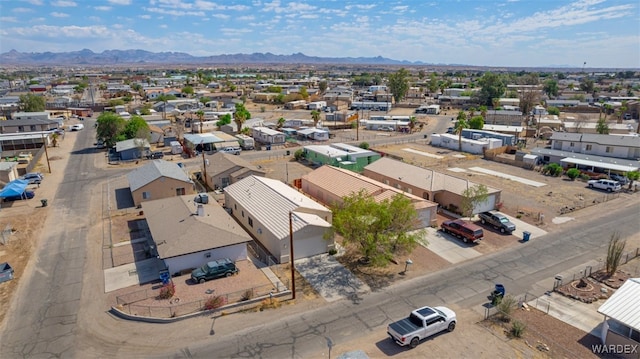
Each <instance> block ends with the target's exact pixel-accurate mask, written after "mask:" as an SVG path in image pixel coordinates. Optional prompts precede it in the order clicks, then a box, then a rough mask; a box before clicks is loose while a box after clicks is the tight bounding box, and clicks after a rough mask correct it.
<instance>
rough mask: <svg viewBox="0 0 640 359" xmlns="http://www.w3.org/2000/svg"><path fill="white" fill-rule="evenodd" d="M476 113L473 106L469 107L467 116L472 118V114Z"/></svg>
mask: <svg viewBox="0 0 640 359" xmlns="http://www.w3.org/2000/svg"><path fill="white" fill-rule="evenodd" d="M475 114H476V108H475V107H469V118H470V119H471V118H473V116H475Z"/></svg>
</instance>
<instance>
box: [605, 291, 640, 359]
mask: <svg viewBox="0 0 640 359" xmlns="http://www.w3.org/2000/svg"><path fill="white" fill-rule="evenodd" d="M639 301H640V278H631V279H628V280H627V281H626V282H625V283H624V284H623V285H622V287H620V288H619V289H618V290H616V292H615V293H613V295H612V296H611V298H609V299H607V301H606V302H604V304H603V305H601V306H600V308H598V313H600V314H603V315H604V321H603V322H602V332H601V333H600V339H601V340H602V344H604V345H606V346H611V345H613V346H614V347H613V348H625V347H626V348H635V350H630V351H628V352H627V353H624V350H622V353H620V352H618V353H616V355H617V356H620V357H623V358H629V359H631V358H635V359H637V358H639V357H640V354H638V353H639V352H640V351H639V350H638V348H639V347H640V305H639Z"/></svg>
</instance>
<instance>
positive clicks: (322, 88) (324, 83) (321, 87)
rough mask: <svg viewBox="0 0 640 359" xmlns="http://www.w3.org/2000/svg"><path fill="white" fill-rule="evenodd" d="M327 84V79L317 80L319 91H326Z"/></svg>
mask: <svg viewBox="0 0 640 359" xmlns="http://www.w3.org/2000/svg"><path fill="white" fill-rule="evenodd" d="M327 86H328V84H327V81H320V82H318V90H320V93H324V92H325V91H327Z"/></svg>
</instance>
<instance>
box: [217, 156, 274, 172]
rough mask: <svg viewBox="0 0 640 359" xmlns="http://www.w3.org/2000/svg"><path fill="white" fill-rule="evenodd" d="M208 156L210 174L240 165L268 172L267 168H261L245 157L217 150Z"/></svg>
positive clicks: (256, 170) (255, 170) (240, 166)
mask: <svg viewBox="0 0 640 359" xmlns="http://www.w3.org/2000/svg"><path fill="white" fill-rule="evenodd" d="M206 158H207V159H208V160H209V167H210V169H207V170H208V171H210V173H209V175H213V174H218V173H221V172H225V171H228V170H230V169H233V168H238V167H239V168H245V169H249V170H252V171H254V172H260V173H263V174H264V173H266V171H265V170H262V169H259V168H258V167H257V166H255V165H253V164H251V163H250V162H249V161H247V160H245V159H244V158H242V157H240V156H236V155H232V154H229V153H224V152H216V153H214V154H213V155H208V156H206Z"/></svg>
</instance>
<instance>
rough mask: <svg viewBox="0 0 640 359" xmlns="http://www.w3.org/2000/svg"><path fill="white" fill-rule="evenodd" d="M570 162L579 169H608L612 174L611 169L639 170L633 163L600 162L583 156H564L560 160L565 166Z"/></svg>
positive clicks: (592, 170) (623, 171)
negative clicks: (582, 157)
mask: <svg viewBox="0 0 640 359" xmlns="http://www.w3.org/2000/svg"><path fill="white" fill-rule="evenodd" d="M569 163H570V164H573V165H575V166H576V168H578V169H581V168H584V169H586V170H588V171H591V172H595V169H596V168H598V169H603V170H605V171H606V173H607V175H611V171H617V172H622V173H627V172H631V171H637V170H638V167H637V166H633V165H621V164H617V163H606V162H598V161H592V160H586V159H581V158H563V159H561V160H560V164H562V165H563V167H565V166H566V164H569Z"/></svg>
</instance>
